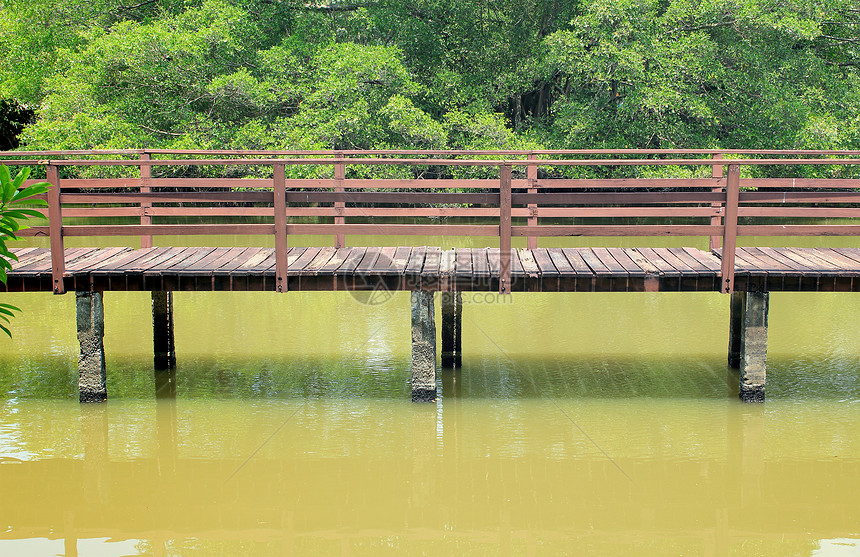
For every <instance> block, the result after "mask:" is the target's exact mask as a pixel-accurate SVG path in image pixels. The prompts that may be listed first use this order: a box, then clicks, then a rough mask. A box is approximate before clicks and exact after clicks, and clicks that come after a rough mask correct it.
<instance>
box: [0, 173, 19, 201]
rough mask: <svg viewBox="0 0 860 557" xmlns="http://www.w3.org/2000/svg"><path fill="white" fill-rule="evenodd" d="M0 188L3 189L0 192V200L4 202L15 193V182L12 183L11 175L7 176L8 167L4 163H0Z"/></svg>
mask: <svg viewBox="0 0 860 557" xmlns="http://www.w3.org/2000/svg"><path fill="white" fill-rule="evenodd" d="M0 189H2V190H3V191H2V192H0V200H2V202H3V204H6V203H8V202H9V200H11V199H12V196H13V195H15V190H16V188H15V184H13V183H12V178H11V176H9V167H7V166H6V165H5V164H0Z"/></svg>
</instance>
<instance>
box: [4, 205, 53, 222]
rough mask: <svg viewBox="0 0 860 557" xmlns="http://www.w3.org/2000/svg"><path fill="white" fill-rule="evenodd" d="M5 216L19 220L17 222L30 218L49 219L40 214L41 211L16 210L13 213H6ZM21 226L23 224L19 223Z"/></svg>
mask: <svg viewBox="0 0 860 557" xmlns="http://www.w3.org/2000/svg"><path fill="white" fill-rule="evenodd" d="M5 216H7V217H10V218H13V219H17V220H26V219H28V218H37V219H45V218H47V217H46V216H45V215H43V214H42V213H40V212H39V211H34V210H33V209H15V210H13V211H6V213H5ZM18 224H19V225H20V224H21V223H18Z"/></svg>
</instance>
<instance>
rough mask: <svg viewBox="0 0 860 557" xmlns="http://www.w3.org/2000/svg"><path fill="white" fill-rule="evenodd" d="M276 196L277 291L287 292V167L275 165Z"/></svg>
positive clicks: (279, 164)
mask: <svg viewBox="0 0 860 557" xmlns="http://www.w3.org/2000/svg"><path fill="white" fill-rule="evenodd" d="M273 185H274V190H275V191H274V196H275V203H274V205H275V290H277V291H278V292H286V291H287V189H286V167H285V165H284V163H275V165H274V169H273Z"/></svg>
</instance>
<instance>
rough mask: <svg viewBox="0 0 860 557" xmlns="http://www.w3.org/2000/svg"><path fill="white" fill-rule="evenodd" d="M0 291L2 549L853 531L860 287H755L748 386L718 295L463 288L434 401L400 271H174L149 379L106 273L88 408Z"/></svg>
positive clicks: (44, 317)
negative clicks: (420, 380) (95, 395)
mask: <svg viewBox="0 0 860 557" xmlns="http://www.w3.org/2000/svg"><path fill="white" fill-rule="evenodd" d="M3 301H8V302H10V303H14V304H17V305H19V306H21V307H22V308H23V309H24V314H23V315H21V316H20V317H17V318H16V319H15V321H14V325H13V329H14V334H15V339H14V341H12V342H9V341H6V340H3V341H0V342H1V343H2V344H0V555H66V556H70V555H76V554H77V555H105V556H126V555H356V556H357V555H374V556H375V555H445V556H447V555H548V556H550V555H552V556H554V555H595V556H596V555H600V556H603V555H606V556H614V555H637V556H638V555H642V556H665V555H693V556H695V555H703V556H711V555H714V556H722V555H726V556H728V555H738V556H740V555H744V556H747V555H772V556H785V555H803V556H824V555H826V556H833V557H843V556H848V555H857V554H858V552H860V496H858V493H860V327H858V326H857V324H858V319H860V317H858V316H860V294H835V293H828V294H797V293H784V294H782V293H775V294H772V295H771V311H770V333H769V352H768V358H769V360H768V363H769V372H768V401H767V403H765V404H764V405H744V404H741V403H740V402H738V401H737V374H736V373H735V372H731V371H729V370H727V369H726V365H725V360H726V345H727V337H728V299H727V298H726V297H725V296H722V295H720V294H709V293H699V294H693V293H674V294H673V293H663V294H659V293H658V294H619V293H608V294H514V295H513V296H512V297H509V298H499V297H497V296H495V295H484V294H479V295H474V296H473V295H470V294H465V295H464V302H465V303H464V318H463V348H464V352H465V354H464V360H463V368H462V370H461V371H458V372H456V373H454V372H450V371H443V372H442V374H441V391H440V392H441V395H442V396H441V398H440V400H439V402H438V403H436V404H412V403H411V402H409V385H408V381H409V357H410V356H409V350H410V344H409V342H410V339H409V296H408V293H396V294H394V295H393V296H391V297H390V298H388V299H385V300H379V299H376V300H374V301H376V302H378V301H383V303H379V304H376V305H367V304H364V303H361V301H360V300H356V299H355V298H353V297H352V296H350V295H349V294H347V293H288V294H285V295H277V294H274V293H191V292H177V293H175V297H174V304H175V318H174V319H175V327H176V351H177V357H178V364H177V370H176V384H177V396H176V399H175V400H164V399H161V400H156V398H155V396H154V393H155V378H154V374H153V371H152V348H151V346H152V344H151V343H152V333H151V326H150V321H151V314H150V312H149V297H148V294H147V293H111V292H108V293H106V294H105V306H106V311H105V320H106V337H105V347H106V351H107V366H108V396H109V401H108V402H107V403H106V404H103V405H88V406H81V405H79V404H78V402H77V391H76V381H77V378H76V358H77V350H78V347H77V341H76V339H75V324H74V298H73V296H72V295H66V296H59V297H55V296H51V295H50V294H17V295H4V296H3ZM437 322H438V316H437Z"/></svg>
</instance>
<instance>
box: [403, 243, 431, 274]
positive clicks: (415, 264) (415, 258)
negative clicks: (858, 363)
mask: <svg viewBox="0 0 860 557" xmlns="http://www.w3.org/2000/svg"><path fill="white" fill-rule="evenodd" d="M426 259H427V247H426V246H420V247H417V248H412V251H411V253H410V254H409V261H408V262H407V263H406V271H405V274H407V275H420V274H421V271H422V270H423V269H424V261H425V260H426Z"/></svg>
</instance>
